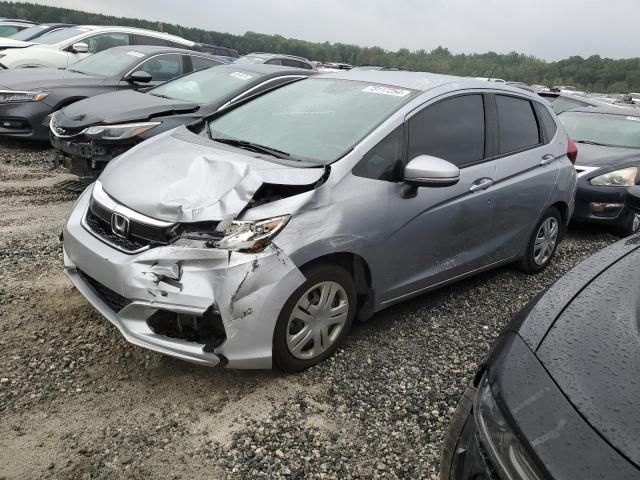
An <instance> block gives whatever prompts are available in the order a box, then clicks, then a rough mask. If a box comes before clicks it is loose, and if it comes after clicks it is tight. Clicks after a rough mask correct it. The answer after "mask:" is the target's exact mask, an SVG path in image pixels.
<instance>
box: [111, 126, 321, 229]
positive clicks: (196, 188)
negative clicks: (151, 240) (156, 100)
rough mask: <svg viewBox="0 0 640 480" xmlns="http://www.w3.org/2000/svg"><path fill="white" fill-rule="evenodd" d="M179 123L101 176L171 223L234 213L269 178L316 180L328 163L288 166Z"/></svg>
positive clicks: (115, 192)
mask: <svg viewBox="0 0 640 480" xmlns="http://www.w3.org/2000/svg"><path fill="white" fill-rule="evenodd" d="M265 158H266V157H265V156H263V155H260V154H256V153H253V152H248V151H243V150H239V149H235V148H231V147H227V146H224V145H222V144H218V143H215V142H212V141H210V140H208V139H206V138H203V137H200V136H198V135H195V134H193V133H191V132H189V131H188V130H187V129H186V128H185V127H179V128H178V129H176V130H172V131H169V132H166V133H163V134H160V135H157V136H155V137H153V138H151V139H149V140H147V141H146V142H143V143H141V144H140V145H138V146H136V147H134V148H132V149H131V150H129V151H127V152H126V153H124V154H123V155H121V156H119V157H118V158H116V159H115V160H112V161H111V162H109V164H108V165H107V168H106V169H105V170H104V172H103V173H102V175H100V179H99V180H100V181H101V182H102V186H103V189H104V190H105V192H106V193H107V194H109V195H110V196H111V197H113V198H114V199H115V200H116V201H118V202H119V203H122V204H123V205H125V206H127V207H129V208H131V209H133V210H136V211H138V212H140V213H142V214H145V215H147V216H150V217H153V218H156V219H158V220H164V221H168V222H201V221H220V220H226V219H232V218H235V217H236V216H237V215H238V214H239V213H240V212H241V211H242V210H243V209H244V208H245V207H246V205H247V203H249V201H250V200H251V198H252V197H253V195H254V194H255V193H256V191H257V190H258V189H259V188H260V186H261V185H263V184H265V183H269V184H278V185H311V184H313V183H315V182H317V181H318V180H319V179H320V178H321V177H322V175H323V174H324V168H302V167H295V166H286V165H280V164H278V163H274V162H272V161H269V160H265Z"/></svg>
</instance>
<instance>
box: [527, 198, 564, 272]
mask: <svg viewBox="0 0 640 480" xmlns="http://www.w3.org/2000/svg"><path fill="white" fill-rule="evenodd" d="M563 229H564V225H563V224H562V216H561V215H560V212H559V211H558V210H557V209H556V208H555V207H551V208H550V209H549V210H547V211H546V213H545V214H544V215H543V216H542V218H541V219H540V221H539V222H538V224H537V225H536V228H535V229H534V230H533V234H532V235H531V238H530V239H529V242H528V243H527V250H526V252H525V255H524V257H523V258H522V259H521V260H520V262H519V267H520V269H521V270H523V271H524V272H526V273H532V274H533V273H539V272H541V271H543V270H544V269H545V268H547V265H549V263H550V262H551V259H552V258H553V256H554V255H555V253H556V249H557V248H558V245H559V244H560V241H561V240H562V233H563Z"/></svg>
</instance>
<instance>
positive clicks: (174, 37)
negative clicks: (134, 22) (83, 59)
mask: <svg viewBox="0 0 640 480" xmlns="http://www.w3.org/2000/svg"><path fill="white" fill-rule="evenodd" d="M75 26H76V27H78V28H86V29H88V30H122V31H127V32H132V33H138V34H140V35H144V34H147V35H152V36H154V37H159V38H165V39H167V40H173V41H176V42H180V43H184V44H185V45H195V42H192V41H191V40H187V39H186V38H182V37H178V36H177V35H171V34H170V33H164V32H158V31H156V30H147V29H144V28H137V27H123V26H120V25H75Z"/></svg>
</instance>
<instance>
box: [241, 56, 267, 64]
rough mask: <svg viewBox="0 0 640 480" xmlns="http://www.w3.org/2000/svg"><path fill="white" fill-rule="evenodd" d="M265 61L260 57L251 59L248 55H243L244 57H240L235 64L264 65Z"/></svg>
mask: <svg viewBox="0 0 640 480" xmlns="http://www.w3.org/2000/svg"><path fill="white" fill-rule="evenodd" d="M265 60H266V59H265V58H262V57H252V56H250V55H245V56H244V57H240V58H239V59H238V60H236V63H264V61H265Z"/></svg>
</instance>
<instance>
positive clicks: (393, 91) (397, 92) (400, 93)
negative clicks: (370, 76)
mask: <svg viewBox="0 0 640 480" xmlns="http://www.w3.org/2000/svg"><path fill="white" fill-rule="evenodd" d="M362 91H363V92H367V93H379V94H381V95H393V96H394V97H406V96H407V95H409V94H410V93H411V91H410V90H403V89H401V88H391V87H380V86H377V85H370V86H368V87H367V88H365V89H363V90H362Z"/></svg>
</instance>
